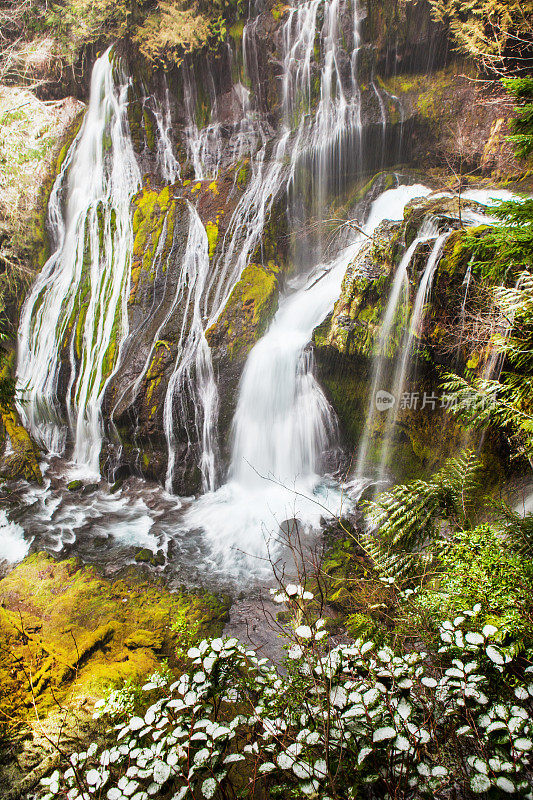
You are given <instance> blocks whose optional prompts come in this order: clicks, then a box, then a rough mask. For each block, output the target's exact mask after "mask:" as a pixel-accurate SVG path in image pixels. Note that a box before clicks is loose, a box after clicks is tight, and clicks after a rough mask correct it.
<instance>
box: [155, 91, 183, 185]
mask: <svg viewBox="0 0 533 800" xmlns="http://www.w3.org/2000/svg"><path fill="white" fill-rule="evenodd" d="M154 116H155V120H156V125H157V132H158V137H157V165H158V167H159V170H160V172H161V175H162V176H163V180H164V181H165V182H166V183H175V182H176V181H177V180H179V179H180V177H181V170H180V165H179V163H178V161H177V159H176V156H175V155H174V148H173V146H172V137H171V131H172V116H171V112H170V96H169V91H168V84H167V81H166V78H165V81H164V100H163V104H162V105H161V104H159V103H156V107H155V111H154Z"/></svg>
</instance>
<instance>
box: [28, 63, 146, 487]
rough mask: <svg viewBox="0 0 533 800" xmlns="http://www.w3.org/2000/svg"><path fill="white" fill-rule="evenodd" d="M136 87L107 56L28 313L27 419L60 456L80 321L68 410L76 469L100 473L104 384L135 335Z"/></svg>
mask: <svg viewBox="0 0 533 800" xmlns="http://www.w3.org/2000/svg"><path fill="white" fill-rule="evenodd" d="M129 86H130V82H129V80H128V79H127V78H126V77H125V76H124V75H123V74H122V73H121V70H120V66H119V64H118V63H117V62H116V60H115V59H114V56H113V53H112V50H111V49H109V50H107V51H106V53H104V55H102V56H101V57H100V58H99V59H98V61H97V62H96V63H95V66H94V69H93V75H92V82H91V96H90V102H89V107H88V110H87V113H86V115H85V119H84V121H83V125H82V127H81V130H80V132H79V134H78V136H77V137H76V139H75V141H74V143H73V144H72V146H71V148H70V150H69V151H68V154H67V157H66V159H65V162H64V164H63V167H62V169H61V172H60V174H59V176H58V178H57V180H56V182H55V184H54V187H53V190H52V195H51V198H50V203H49V229H50V233H51V238H52V241H53V247H54V252H53V254H52V256H51V257H50V259H49V260H48V262H47V264H46V265H45V267H44V268H43V271H42V272H41V274H40V276H39V278H38V279H37V281H36V283H35V285H34V287H33V290H32V291H31V293H30V295H29V297H28V299H27V301H26V303H25V305H24V309H23V313H22V319H21V324H20V329H19V353H18V373H17V378H18V385H19V387H20V390H21V392H22V393H23V398H24V402H23V403H22V404H21V406H20V411H21V414H22V416H23V419H25V421H26V423H27V425H28V427H29V429H30V431H31V432H32V434H33V435H34V436H35V437H36V439H37V440H38V441H40V442H42V443H43V445H44V446H45V447H46V449H47V450H48V451H49V452H53V451H62V450H63V448H64V445H65V439H66V433H65V426H64V424H63V423H62V413H61V405H62V403H61V400H62V398H60V397H59V396H58V384H59V381H60V373H61V371H62V369H63V368H64V362H63V359H62V357H61V352H62V348H63V346H64V339H65V335H66V334H67V332H68V331H69V327H70V326H72V325H73V324H74V322H75V320H76V317H77V319H78V321H77V323H76V325H77V327H76V336H73V337H72V339H71V346H70V353H69V360H70V377H69V381H68V390H67V392H66V406H67V413H68V419H69V425H70V429H71V432H72V437H73V439H74V454H73V458H74V461H75V462H76V463H78V464H79V465H82V466H83V467H85V468H87V469H88V470H89V471H90V472H92V473H94V474H99V456H100V449H101V443H102V420H101V404H102V398H103V395H104V391H105V386H106V381H107V379H108V377H109V375H110V373H111V372H112V370H113V368H114V366H115V364H116V362H117V361H118V360H119V359H120V344H121V342H122V341H123V340H124V338H125V337H126V334H127V331H128V317H127V310H126V297H127V292H128V287H129V275H130V269H129V267H130V256H131V247H132V225H131V215H130V202H131V198H132V196H133V194H134V193H135V192H136V191H137V190H138V188H139V186H140V184H141V175H140V171H139V167H138V166H137V161H136V159H135V154H134V151H133V145H132V142H131V137H130V132H129V126H128V118H127V101H128V89H129ZM63 208H64V213H63ZM63 380H64V378H63Z"/></svg>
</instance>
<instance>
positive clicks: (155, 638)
mask: <svg viewBox="0 0 533 800" xmlns="http://www.w3.org/2000/svg"><path fill="white" fill-rule="evenodd" d="M124 646H125V647H126V648H127V649H128V650H138V649H139V648H140V647H142V648H145V649H147V650H155V651H156V652H158V651H161V650H162V649H163V638H162V636H161V635H160V634H158V633H155V632H154V631H147V630H138V631H135V632H134V633H132V634H131V636H128V638H127V639H126V641H125V642H124Z"/></svg>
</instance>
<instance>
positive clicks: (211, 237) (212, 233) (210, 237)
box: [205, 220, 218, 258]
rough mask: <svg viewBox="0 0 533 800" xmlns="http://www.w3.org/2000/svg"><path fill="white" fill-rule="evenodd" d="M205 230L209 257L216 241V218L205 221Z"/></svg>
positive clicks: (211, 256) (212, 252)
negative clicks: (213, 220)
mask: <svg viewBox="0 0 533 800" xmlns="http://www.w3.org/2000/svg"><path fill="white" fill-rule="evenodd" d="M205 230H206V233H207V241H208V242H209V258H213V255H214V253H215V249H216V246H217V242H218V220H217V222H211V220H208V221H207V222H206V223H205Z"/></svg>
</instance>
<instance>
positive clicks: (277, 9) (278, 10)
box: [272, 2, 290, 22]
mask: <svg viewBox="0 0 533 800" xmlns="http://www.w3.org/2000/svg"><path fill="white" fill-rule="evenodd" d="M289 8H290V6H288V5H287V4H286V3H283V2H279V3H276V5H275V6H273V8H272V16H273V17H274V19H275V20H276V22H279V20H280V19H281V18H282V17H283V16H284V15H285V14H286V13H287V11H288V10H289Z"/></svg>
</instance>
